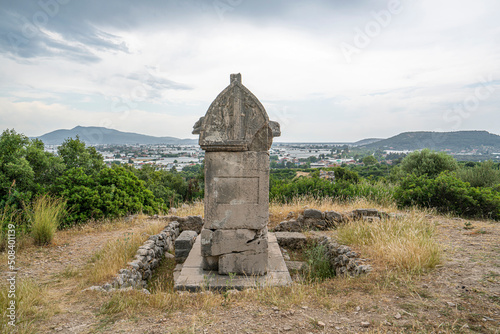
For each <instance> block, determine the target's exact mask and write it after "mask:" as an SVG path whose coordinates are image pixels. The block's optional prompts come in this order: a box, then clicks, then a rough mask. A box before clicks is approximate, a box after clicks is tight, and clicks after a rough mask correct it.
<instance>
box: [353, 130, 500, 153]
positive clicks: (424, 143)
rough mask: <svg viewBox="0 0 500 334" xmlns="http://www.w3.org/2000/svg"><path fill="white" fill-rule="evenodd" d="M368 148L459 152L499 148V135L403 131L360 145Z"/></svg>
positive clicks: (465, 132) (484, 132)
mask: <svg viewBox="0 0 500 334" xmlns="http://www.w3.org/2000/svg"><path fill="white" fill-rule="evenodd" d="M362 146H363V147H366V148H369V149H373V150H375V149H379V148H380V149H393V150H420V149H423V148H430V149H433V150H436V151H443V150H451V151H452V152H460V151H462V150H466V151H471V150H474V149H481V150H485V149H491V150H495V151H497V152H498V151H499V150H500V136H498V135H495V134H493V133H489V132H487V131H455V132H430V131H419V132H403V133H400V134H399V135H396V136H394V137H391V138H388V139H383V140H380V141H377V142H374V143H370V144H365V145H362Z"/></svg>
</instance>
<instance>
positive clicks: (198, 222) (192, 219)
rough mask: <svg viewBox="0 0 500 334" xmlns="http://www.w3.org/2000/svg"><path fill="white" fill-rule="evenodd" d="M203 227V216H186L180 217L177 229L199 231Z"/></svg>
mask: <svg viewBox="0 0 500 334" xmlns="http://www.w3.org/2000/svg"><path fill="white" fill-rule="evenodd" d="M202 227H203V218H202V217H201V216H187V217H186V218H181V219H180V221H179V230H180V231H181V232H183V231H195V232H196V233H200V232H201V229H202Z"/></svg>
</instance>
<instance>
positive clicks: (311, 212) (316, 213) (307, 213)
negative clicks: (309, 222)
mask: <svg viewBox="0 0 500 334" xmlns="http://www.w3.org/2000/svg"><path fill="white" fill-rule="evenodd" d="M304 218H314V219H323V212H321V211H320V210H316V209H305V210H304Z"/></svg>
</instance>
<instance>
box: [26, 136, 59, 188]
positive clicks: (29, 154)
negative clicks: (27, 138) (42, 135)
mask: <svg viewBox="0 0 500 334" xmlns="http://www.w3.org/2000/svg"><path fill="white" fill-rule="evenodd" d="M26 160H27V161H28V162H29V164H30V166H31V168H32V169H33V172H34V179H33V181H34V184H35V188H36V190H35V191H36V192H37V193H45V192H46V191H47V190H48V189H50V187H51V186H52V184H53V182H54V180H55V179H57V178H58V177H59V176H61V175H62V173H63V172H64V170H65V169H66V166H65V165H64V162H63V160H62V158H61V157H57V156H55V155H54V154H52V153H49V152H45V147H44V144H43V142H42V141H41V140H39V139H34V140H33V141H32V142H31V143H30V144H29V145H28V146H27V148H26Z"/></svg>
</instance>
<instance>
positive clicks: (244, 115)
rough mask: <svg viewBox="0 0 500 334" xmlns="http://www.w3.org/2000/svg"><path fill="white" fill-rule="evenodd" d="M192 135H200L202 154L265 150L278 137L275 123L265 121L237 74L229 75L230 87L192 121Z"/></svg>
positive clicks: (254, 98)
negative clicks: (205, 152) (206, 152)
mask: <svg viewBox="0 0 500 334" xmlns="http://www.w3.org/2000/svg"><path fill="white" fill-rule="evenodd" d="M276 129H278V130H277V131H276ZM193 134H200V141H199V143H200V146H201V147H202V148H203V149H204V150H206V151H248V150H252V151H253V150H256V151H266V150H268V149H269V148H270V145H271V143H272V138H273V136H277V135H279V124H278V123H276V122H270V121H269V118H268V116H267V113H266V110H265V109H264V107H263V106H262V104H261V103H260V102H259V100H258V99H257V98H256V97H255V96H254V95H253V94H252V93H251V92H250V91H249V90H248V89H247V88H246V87H245V86H243V84H242V83H241V74H231V83H230V85H229V86H228V87H226V89H224V90H223V91H222V92H221V93H220V94H219V95H218V96H217V98H216V99H215V100H214V101H213V102H212V104H211V105H210V107H209V108H208V111H207V113H206V115H205V116H204V117H202V118H200V119H199V120H198V121H197V122H196V124H195V125H194V127H193Z"/></svg>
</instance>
